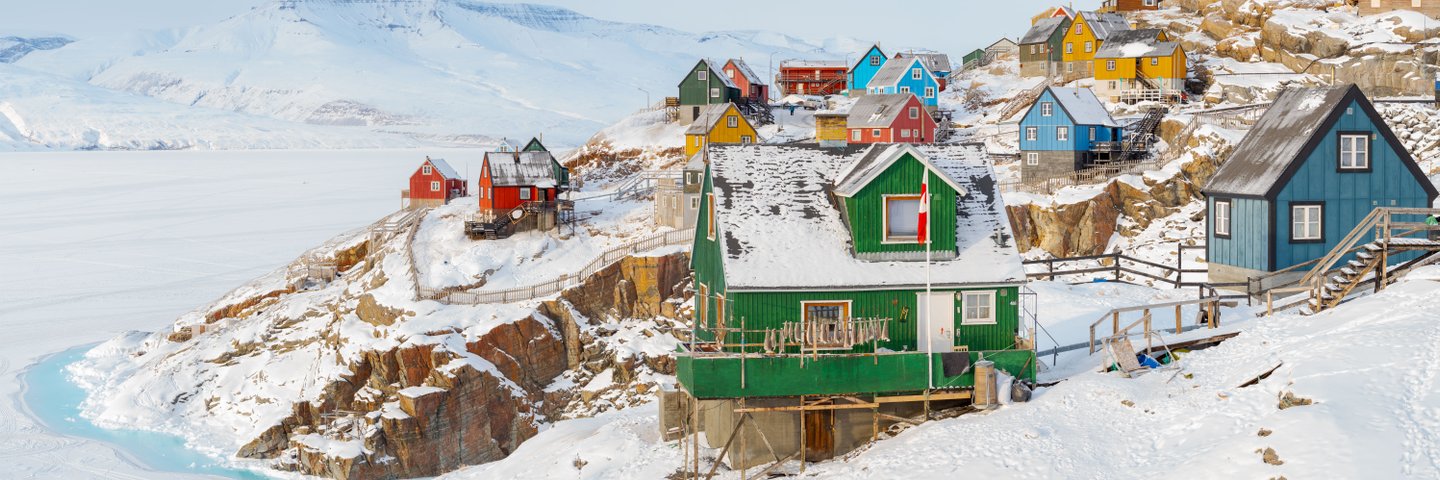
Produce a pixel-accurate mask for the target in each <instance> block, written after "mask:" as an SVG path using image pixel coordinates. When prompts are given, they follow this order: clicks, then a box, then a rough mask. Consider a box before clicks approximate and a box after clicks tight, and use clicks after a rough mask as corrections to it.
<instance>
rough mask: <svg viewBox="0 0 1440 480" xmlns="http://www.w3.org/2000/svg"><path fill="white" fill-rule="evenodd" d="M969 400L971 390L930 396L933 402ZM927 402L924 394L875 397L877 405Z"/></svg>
mask: <svg viewBox="0 0 1440 480" xmlns="http://www.w3.org/2000/svg"><path fill="white" fill-rule="evenodd" d="M969 398H970V391H969V390H960V391H955V392H938V393H931V394H930V397H929V399H930V400H932V401H933V400H967V399H969ZM925 400H926V397H925V395H923V394H922V395H895V396H889V397H875V403H905V402H923V401H925Z"/></svg>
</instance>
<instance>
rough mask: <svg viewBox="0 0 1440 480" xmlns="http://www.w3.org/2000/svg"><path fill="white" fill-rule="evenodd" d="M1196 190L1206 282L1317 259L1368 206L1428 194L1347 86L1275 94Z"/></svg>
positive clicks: (1422, 200)
mask: <svg viewBox="0 0 1440 480" xmlns="http://www.w3.org/2000/svg"><path fill="white" fill-rule="evenodd" d="M1202 192H1203V193H1204V194H1205V197H1206V200H1205V201H1206V207H1207V211H1208V212H1209V213H1208V215H1207V225H1206V246H1207V250H1208V253H1209V256H1208V259H1209V269H1210V281H1212V282H1216V283H1222V282H1238V281H1245V279H1246V278H1248V277H1251V276H1254V275H1258V274H1262V273H1265V272H1273V271H1276V270H1282V269H1285V268H1287V267H1291V266H1294V265H1297V264H1301V263H1305V262H1307V261H1310V260H1313V259H1316V258H1320V257H1323V256H1325V255H1326V254H1327V253H1329V252H1330V250H1332V249H1334V248H1335V245H1336V244H1337V243H1339V241H1340V240H1341V239H1342V238H1344V237H1345V236H1346V235H1348V234H1349V233H1350V231H1351V230H1352V229H1354V228H1355V226H1356V225H1357V224H1358V223H1360V221H1361V220H1363V219H1364V218H1365V216H1366V215H1369V214H1370V212H1371V211H1372V210H1374V208H1375V207H1382V206H1384V207H1403V208H1430V206H1431V205H1432V204H1433V203H1434V201H1435V197H1436V190H1435V186H1434V185H1432V184H1431V183H1430V180H1429V179H1428V178H1426V177H1425V174H1424V172H1422V171H1421V170H1420V166H1419V165H1417V164H1416V163H1415V159H1414V158H1412V157H1411V156H1410V153H1409V152H1408V151H1406V150H1405V147H1404V145H1402V144H1401V143H1400V141H1399V140H1397V139H1396V138H1395V133H1394V132H1392V131H1390V127H1389V126H1387V125H1386V124H1385V120H1384V119H1383V118H1381V116H1380V114H1379V113H1376V111H1375V107H1374V105H1371V104H1370V101H1369V100H1368V99H1366V98H1365V94H1364V93H1362V92H1361V91H1360V88H1359V87H1356V86H1355V85H1345V86H1333V87H1323V88H1291V89H1287V90H1285V91H1284V92H1282V93H1281V94H1280V96H1279V97H1278V98H1276V99H1275V102H1274V103H1273V104H1271V106H1270V109H1269V110H1267V111H1266V112H1265V115H1264V116H1263V117H1261V118H1260V121H1259V122H1257V123H1256V124H1255V128H1253V129H1252V130H1250V132H1249V133H1248V134H1246V135H1245V139H1244V140H1241V141H1240V144H1239V145H1237V146H1236V148H1235V152H1234V153H1232V154H1231V155H1230V158H1229V159H1228V160H1226V161H1225V163H1224V164H1223V165H1221V167H1220V169H1219V170H1218V171H1216V172H1215V176H1214V177H1212V178H1211V179H1210V183H1209V184H1208V185H1206V186H1205V188H1204V190H1203V191H1202ZM1417 221H1418V220H1417ZM1411 258H1414V254H1413V253H1410V254H1404V255H1396V256H1392V257H1390V260H1391V261H1392V262H1400V261H1407V260H1409V259H1411ZM1301 270H1304V269H1301ZM1303 274H1304V272H1303V271H1301V272H1299V273H1298V274H1297V276H1298V275H1303Z"/></svg>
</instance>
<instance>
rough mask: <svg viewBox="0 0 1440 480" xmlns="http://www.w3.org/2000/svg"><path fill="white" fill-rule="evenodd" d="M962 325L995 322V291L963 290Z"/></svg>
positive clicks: (990, 323) (992, 323)
mask: <svg viewBox="0 0 1440 480" xmlns="http://www.w3.org/2000/svg"><path fill="white" fill-rule="evenodd" d="M960 304H961V312H962V316H961V317H960V324H961V325H994V324H995V291H994V290H981V291H976V292H961V296H960Z"/></svg>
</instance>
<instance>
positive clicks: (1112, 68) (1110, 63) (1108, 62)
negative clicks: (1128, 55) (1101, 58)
mask: <svg viewBox="0 0 1440 480" xmlns="http://www.w3.org/2000/svg"><path fill="white" fill-rule="evenodd" d="M1105 70H1108V71H1111V72H1113V71H1115V61H1114V60H1106V61H1105Z"/></svg>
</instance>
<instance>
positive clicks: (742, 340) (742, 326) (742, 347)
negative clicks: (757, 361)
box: [740, 315, 749, 390]
mask: <svg viewBox="0 0 1440 480" xmlns="http://www.w3.org/2000/svg"><path fill="white" fill-rule="evenodd" d="M748 340H749V339H747V338H745V316H744V315H741V316H740V389H741V390H744V389H745V357H746V355H745V342H747V341H748Z"/></svg>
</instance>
